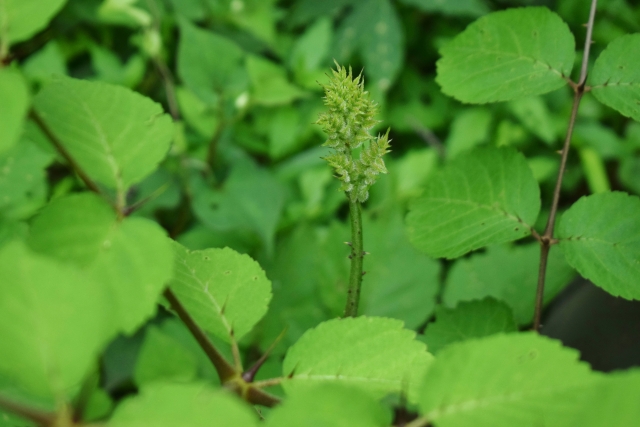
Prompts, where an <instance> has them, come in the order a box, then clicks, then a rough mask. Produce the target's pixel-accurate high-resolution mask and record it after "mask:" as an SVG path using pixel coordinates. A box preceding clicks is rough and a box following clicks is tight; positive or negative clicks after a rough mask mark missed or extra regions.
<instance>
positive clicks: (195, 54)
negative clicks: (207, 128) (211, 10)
mask: <svg viewBox="0 0 640 427" xmlns="http://www.w3.org/2000/svg"><path fill="white" fill-rule="evenodd" d="M243 57H244V52H243V51H242V49H241V48H240V47H239V46H238V45H236V44H235V43H234V42H233V41H231V40H229V39H228V38H226V37H224V36H221V35H218V34H216V33H213V32H211V31H207V30H203V29H200V28H197V27H195V26H194V25H193V24H191V23H190V22H189V21H187V20H181V21H180V44H179V46H178V74H179V75H180V77H181V78H182V80H183V81H184V83H185V84H186V85H187V87H188V88H189V89H191V90H192V91H193V92H194V93H195V94H196V95H197V96H198V97H200V99H202V100H203V101H204V102H206V103H207V104H209V105H216V104H217V102H218V98H219V97H220V95H221V94H222V93H223V92H225V90H226V89H227V86H228V85H229V83H230V81H231V80H232V79H233V78H234V77H235V75H236V74H238V70H239V67H240V63H241V61H242V58H243Z"/></svg>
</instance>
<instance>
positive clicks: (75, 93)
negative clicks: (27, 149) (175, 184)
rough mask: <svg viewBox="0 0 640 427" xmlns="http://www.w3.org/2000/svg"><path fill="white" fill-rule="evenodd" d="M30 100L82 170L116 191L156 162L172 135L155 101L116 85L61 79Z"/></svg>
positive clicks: (165, 151)
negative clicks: (32, 100)
mask: <svg viewBox="0 0 640 427" xmlns="http://www.w3.org/2000/svg"><path fill="white" fill-rule="evenodd" d="M33 103H34V106H35V109H36V112H37V113H38V115H39V116H40V117H41V118H42V120H43V121H44V122H45V124H46V125H47V126H48V127H49V128H50V129H51V131H52V132H53V134H54V135H55V136H56V137H57V138H58V139H59V140H60V142H61V143H62V145H63V146H64V148H65V149H66V150H67V151H68V152H69V154H70V155H71V157H73V159H74V160H75V161H76V162H77V163H78V164H79V165H80V167H81V168H82V169H83V170H84V171H85V173H86V174H87V175H89V177H91V178H93V179H94V180H96V181H98V182H100V183H102V184H104V185H106V186H109V187H111V188H115V189H117V190H118V192H119V193H124V192H125V191H126V190H127V188H128V187H129V186H130V185H131V184H135V183H136V182H138V181H140V180H142V179H143V178H144V177H145V176H147V175H148V174H149V173H151V172H152V171H153V170H154V169H155V168H156V167H157V165H158V163H159V162H160V161H161V160H162V159H163V158H164V156H165V155H166V153H167V150H168V149H169V144H170V143H171V138H172V136H173V124H172V122H171V118H170V117H169V116H168V115H166V114H164V113H163V111H162V107H161V106H160V104H157V103H155V102H153V101H152V100H151V99H149V98H146V97H144V96H142V95H140V94H138V93H136V92H133V91H131V90H129V89H126V88H123V87H121V86H113V85H109V84H106V83H99V82H89V81H83V80H75V79H70V78H65V79H60V80H57V81H55V82H53V83H51V84H49V85H47V86H46V87H45V88H44V89H43V90H41V91H40V93H39V94H38V96H36V98H35V99H34V102H33Z"/></svg>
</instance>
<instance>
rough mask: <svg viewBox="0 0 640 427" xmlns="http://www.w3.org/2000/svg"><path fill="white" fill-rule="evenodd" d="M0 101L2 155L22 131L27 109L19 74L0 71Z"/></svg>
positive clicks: (0, 146)
mask: <svg viewBox="0 0 640 427" xmlns="http://www.w3.org/2000/svg"><path fill="white" fill-rule="evenodd" d="M0 8H1V6H0ZM1 21H2V18H1V17H0V22H1ZM0 99H2V102H0V129H2V132H0V153H2V152H3V151H6V150H8V149H9V148H11V147H12V146H13V145H14V144H15V143H16V141H17V140H18V137H19V136H20V132H21V131H22V121H23V119H24V117H25V115H26V114H27V109H28V108H29V88H28V87H27V84H26V82H25V81H24V78H23V77H22V75H20V73H18V72H16V71H15V70H12V69H10V68H4V69H0Z"/></svg>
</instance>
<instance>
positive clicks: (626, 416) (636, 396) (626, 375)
mask: <svg viewBox="0 0 640 427" xmlns="http://www.w3.org/2000/svg"><path fill="white" fill-rule="evenodd" d="M593 391H594V393H593V397H591V398H590V399H589V401H588V402H587V404H586V405H584V408H583V410H582V411H580V413H579V415H578V416H577V417H576V419H575V421H574V423H573V424H571V425H572V426H580V427H600V426H607V425H611V426H632V425H635V424H637V422H638V420H640V405H638V400H640V370H638V369H637V368H636V369H633V370H628V371H618V372H615V373H612V374H609V375H607V376H606V377H604V378H602V379H601V381H600V382H597V383H596V384H595V386H594V387H593Z"/></svg>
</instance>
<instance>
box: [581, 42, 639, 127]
mask: <svg viewBox="0 0 640 427" xmlns="http://www.w3.org/2000/svg"><path fill="white" fill-rule="evenodd" d="M639 49H640V34H627V35H624V36H622V37H620V38H618V39H616V40H614V41H613V42H611V43H609V45H608V46H607V48H606V49H605V50H604V51H602V53H601V54H600V56H599V57H598V59H596V62H595V64H594V66H593V70H592V71H591V72H590V73H589V81H588V83H589V85H590V86H592V92H593V96H595V97H596V98H597V99H598V101H600V102H602V103H603V104H605V105H608V106H609V107H611V108H613V109H615V110H617V111H618V112H619V113H620V114H622V115H623V116H626V117H631V118H632V119H634V120H638V121H640V62H639V61H638V57H637V56H636V55H630V54H629V52H637V51H638V50H639Z"/></svg>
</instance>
